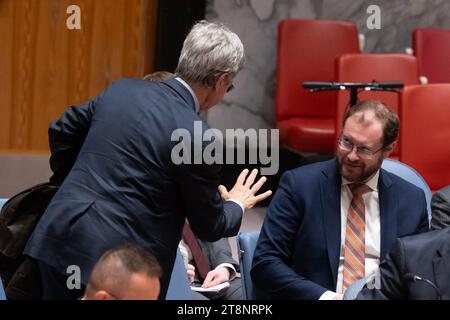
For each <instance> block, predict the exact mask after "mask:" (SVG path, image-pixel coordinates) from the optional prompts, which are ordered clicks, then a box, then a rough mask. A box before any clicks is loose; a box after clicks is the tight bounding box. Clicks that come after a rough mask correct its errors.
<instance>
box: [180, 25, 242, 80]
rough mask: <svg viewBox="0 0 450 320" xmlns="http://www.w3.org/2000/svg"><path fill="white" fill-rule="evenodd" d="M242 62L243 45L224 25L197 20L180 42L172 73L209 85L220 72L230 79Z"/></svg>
mask: <svg viewBox="0 0 450 320" xmlns="http://www.w3.org/2000/svg"><path fill="white" fill-rule="evenodd" d="M243 64H244V46H243V44H242V42H241V40H240V39H239V37H238V36H237V34H235V33H234V32H232V31H231V30H230V29H228V28H227V27H226V26H225V25H223V24H220V23H215V22H208V21H205V20H203V21H200V22H198V23H197V24H195V25H194V26H193V27H192V29H191V31H190V32H189V34H188V35H187V37H186V39H185V40H184V43H183V49H182V50H181V54H180V59H179V60H178V66H177V69H176V70H175V73H176V74H177V75H179V76H180V77H181V78H183V79H184V80H187V81H192V82H195V83H200V84H202V85H204V86H212V85H214V83H215V82H216V81H217V79H218V78H219V76H220V75H221V74H223V73H227V74H229V78H230V79H232V78H233V77H234V76H235V75H236V74H237V73H238V72H239V70H240V69H241V68H242V66H243Z"/></svg>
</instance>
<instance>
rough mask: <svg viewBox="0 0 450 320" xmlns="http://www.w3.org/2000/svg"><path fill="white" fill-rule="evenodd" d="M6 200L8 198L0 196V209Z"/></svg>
mask: <svg viewBox="0 0 450 320" xmlns="http://www.w3.org/2000/svg"><path fill="white" fill-rule="evenodd" d="M6 201H8V199H4V198H0V209H1V208H2V207H3V205H4V204H5V203H6Z"/></svg>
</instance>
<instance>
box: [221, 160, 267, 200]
mask: <svg viewBox="0 0 450 320" xmlns="http://www.w3.org/2000/svg"><path fill="white" fill-rule="evenodd" d="M248 172H249V170H248V169H244V170H243V171H242V172H241V174H240V175H239V177H238V178H237V180H236V183H235V184H234V186H233V188H232V189H231V190H230V191H228V190H227V188H225V186H223V185H220V186H219V192H220V195H221V197H222V199H223V200H224V201H227V200H230V199H233V200H236V201H239V202H240V203H242V204H243V205H244V207H245V209H249V208H252V207H253V206H254V205H255V204H257V203H258V202H259V201H261V200H264V199H266V198H268V197H270V195H271V194H272V191H271V190H268V191H266V192H264V193H261V194H259V195H257V196H255V194H256V192H258V190H259V189H261V187H262V185H263V184H264V183H265V182H266V180H267V178H266V177H261V178H260V179H259V180H258V181H257V182H256V183H255V184H253V182H255V179H256V176H257V174H258V170H257V169H253V170H252V172H251V173H250V175H249V176H248V177H247V175H248Z"/></svg>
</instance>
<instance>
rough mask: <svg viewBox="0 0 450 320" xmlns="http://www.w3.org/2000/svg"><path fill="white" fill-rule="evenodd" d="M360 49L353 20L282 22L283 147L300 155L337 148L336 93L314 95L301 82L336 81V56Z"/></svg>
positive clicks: (279, 101) (279, 118) (279, 103)
mask: <svg viewBox="0 0 450 320" xmlns="http://www.w3.org/2000/svg"><path fill="white" fill-rule="evenodd" d="M358 52H359V47H358V32H357V29H356V26H355V24H354V23H351V22H344V21H328V20H297V19H295V20H294V19H288V20H282V21H281V22H280V24H279V25H278V58H277V83H276V97H275V104H276V122H277V127H278V128H279V130H280V141H281V144H282V145H284V146H285V147H287V148H289V149H291V150H294V151H296V152H301V153H306V152H314V153H322V154H327V153H333V152H334V138H335V135H336V134H335V120H336V119H335V118H336V92H321V93H311V92H309V91H308V90H306V89H304V88H302V83H303V82H304V81H333V79H334V59H335V58H336V56H338V55H341V54H344V53H358Z"/></svg>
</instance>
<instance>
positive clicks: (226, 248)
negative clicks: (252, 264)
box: [201, 238, 239, 272]
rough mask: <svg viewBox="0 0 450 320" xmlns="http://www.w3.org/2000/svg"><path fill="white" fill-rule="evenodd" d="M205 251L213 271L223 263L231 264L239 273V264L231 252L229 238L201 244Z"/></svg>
mask: <svg viewBox="0 0 450 320" xmlns="http://www.w3.org/2000/svg"><path fill="white" fill-rule="evenodd" d="M201 245H202V248H203V250H204V251H205V252H206V255H207V257H208V260H209V264H210V266H211V268H212V269H214V268H216V267H217V266H218V265H220V264H222V263H229V264H232V265H233V266H234V268H235V269H236V271H238V272H239V264H238V263H237V261H236V260H234V259H233V254H232V252H231V246H230V242H229V241H228V238H222V239H220V240H218V241H215V242H204V241H202V242H201Z"/></svg>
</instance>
